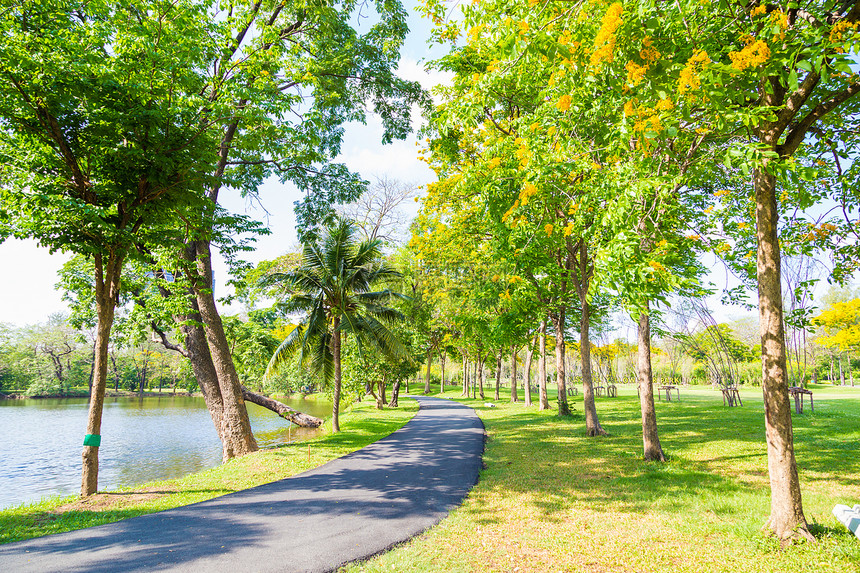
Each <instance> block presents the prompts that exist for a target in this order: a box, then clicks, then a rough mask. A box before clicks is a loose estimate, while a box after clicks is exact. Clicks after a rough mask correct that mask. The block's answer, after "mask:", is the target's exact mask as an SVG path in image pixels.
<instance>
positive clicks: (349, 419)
mask: <svg viewBox="0 0 860 573" xmlns="http://www.w3.org/2000/svg"><path fill="white" fill-rule="evenodd" d="M417 411H418V405H417V404H416V403H415V402H414V401H412V400H403V401H401V406H400V407H399V408H392V409H386V410H384V411H382V412H380V411H378V410H376V409H375V408H374V406H373V404H371V403H368V402H365V403H360V404H355V405H353V406H352V407H350V408H348V409H347V411H346V412H345V413H342V414H341V416H342V417H341V425H342V431H341V432H340V433H339V434H325V435H322V436H320V437H317V438H313V439H310V440H307V441H304V442H301V443H292V444H284V445H282V446H277V447H273V448H269V449H265V450H261V451H259V452H255V453H253V454H249V455H247V456H244V457H242V458H238V459H235V460H231V461H229V462H227V463H225V464H222V465H220V466H217V467H214V468H211V469H208V470H205V471H202V472H198V473H195V474H191V475H188V476H185V477H182V478H176V479H171V480H162V481H157V482H150V483H146V484H143V485H140V486H136V487H132V488H126V489H122V490H119V491H116V492H100V493H98V494H96V495H95V496H91V497H89V498H86V499H78V498H77V497H75V496H71V497H65V498H59V497H56V498H52V499H48V500H45V501H42V502H38V503H34V504H30V505H21V506H18V507H13V508H8V509H5V510H0V543H8V542H11V541H19V540H23V539H30V538H32V537H39V536H42V535H48V534H51V533H59V532H62V531H72V530H75V529H81V528H84V527H91V526H94V525H100V524H103V523H110V522H114V521H118V520H120V519H125V518H127V517H134V516H137V515H144V514H147V513H152V512H155V511H162V510H164V509H169V508H173V507H179V506H182V505H187V504H190V503H196V502H198V501H203V500H206V499H211V498H213V497H217V496H220V495H224V494H227V493H231V492H235V491H239V490H242V489H248V488H250V487H254V486H257V485H262V484H264V483H269V482H271V481H275V480H278V479H282V478H284V477H288V476H291V475H295V474H298V473H301V472H303V471H305V470H308V469H311V468H314V467H317V466H320V465H322V464H324V463H326V462H328V461H331V460H333V459H335V458H339V457H341V456H344V455H346V454H348V453H350V452H352V451H355V450H358V449H360V448H363V447H364V446H366V445H368V444H371V443H373V442H375V441H377V440H379V439H381V438H383V437H385V436H387V435H389V434H390V433H392V432H394V431H395V430H397V429H399V428H400V427H402V426H403V425H404V424H405V423H406V422H407V421H409V420H410V419H411V418H412V417H413V416H414V415H415V413H416V412H417Z"/></svg>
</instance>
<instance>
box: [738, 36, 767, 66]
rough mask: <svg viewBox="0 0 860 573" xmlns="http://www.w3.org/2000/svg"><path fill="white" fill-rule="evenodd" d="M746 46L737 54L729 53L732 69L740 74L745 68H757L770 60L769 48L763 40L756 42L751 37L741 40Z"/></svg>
mask: <svg viewBox="0 0 860 573" xmlns="http://www.w3.org/2000/svg"><path fill="white" fill-rule="evenodd" d="M741 40H743V42H744V43H745V44H746V46H744V48H743V49H742V50H741V51H739V52H729V58H731V60H732V67H733V68H734V69H736V70H738V71H740V72H742V71H744V70H746V69H747V68H757V67H759V66H760V65H762V64H763V63H765V62H766V61H767V60H768V58H770V48H769V47H768V45H767V42H765V41H764V40H756V39H755V38H753V37H752V36H744V37H743V38H741Z"/></svg>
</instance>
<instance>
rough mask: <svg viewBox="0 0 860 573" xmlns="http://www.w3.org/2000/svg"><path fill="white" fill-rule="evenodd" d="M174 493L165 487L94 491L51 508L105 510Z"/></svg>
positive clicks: (63, 511) (55, 510)
mask: <svg viewBox="0 0 860 573" xmlns="http://www.w3.org/2000/svg"><path fill="white" fill-rule="evenodd" d="M174 493H176V490H173V489H165V488H147V489H143V490H140V491H127V492H105V493H96V494H94V495H91V496H89V497H85V498H82V499H76V500H75V501H73V502H71V503H66V504H64V505H61V506H59V507H57V508H56V509H54V510H52V511H51V513H54V514H59V513H66V512H68V511H105V510H108V509H123V508H125V507H128V506H130V505H135V504H138V503H141V502H144V501H151V500H153V499H158V498H160V497H164V496H166V495H171V494H174Z"/></svg>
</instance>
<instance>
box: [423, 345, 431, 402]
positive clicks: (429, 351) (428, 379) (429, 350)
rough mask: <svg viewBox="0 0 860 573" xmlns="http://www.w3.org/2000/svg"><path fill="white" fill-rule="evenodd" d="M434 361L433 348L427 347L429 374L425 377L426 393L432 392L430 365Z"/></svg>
mask: <svg viewBox="0 0 860 573" xmlns="http://www.w3.org/2000/svg"><path fill="white" fill-rule="evenodd" d="M432 363H433V348H428V349H427V375H426V376H425V377H424V393H425V394H429V393H430V365H431V364H432Z"/></svg>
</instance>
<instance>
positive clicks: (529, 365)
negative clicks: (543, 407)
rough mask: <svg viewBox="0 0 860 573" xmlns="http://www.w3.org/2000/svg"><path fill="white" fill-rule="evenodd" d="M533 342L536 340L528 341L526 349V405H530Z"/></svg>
mask: <svg viewBox="0 0 860 573" xmlns="http://www.w3.org/2000/svg"><path fill="white" fill-rule="evenodd" d="M535 342H537V341H536V340H532V341H530V342H529V346H528V349H527V350H526V365H525V369H526V376H525V378H526V388H525V390H526V396H525V398H526V406H531V405H532V357H534V353H535Z"/></svg>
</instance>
